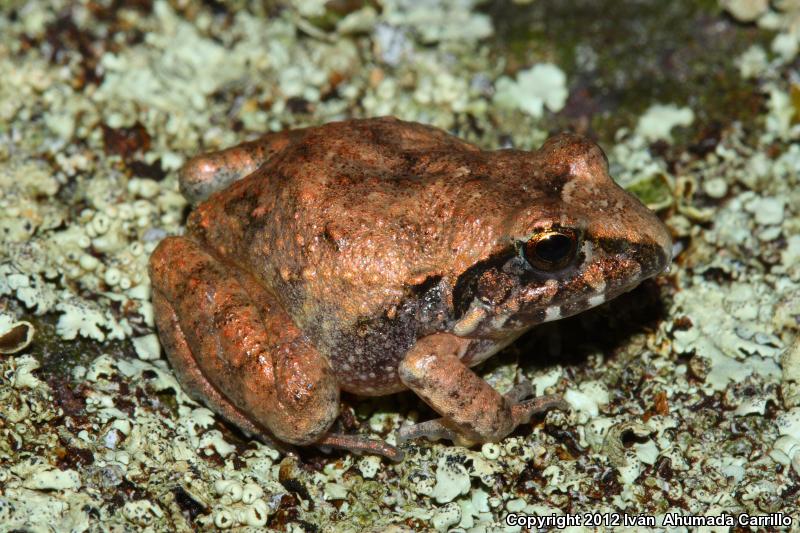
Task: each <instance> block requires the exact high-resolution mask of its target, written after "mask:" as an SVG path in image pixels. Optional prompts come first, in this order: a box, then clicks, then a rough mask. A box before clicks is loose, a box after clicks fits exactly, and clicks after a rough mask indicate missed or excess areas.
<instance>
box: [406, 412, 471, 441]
mask: <svg viewBox="0 0 800 533" xmlns="http://www.w3.org/2000/svg"><path fill="white" fill-rule="evenodd" d="M419 438H425V439H428V440H431V441H436V440H441V439H446V440H449V441H452V442H454V443H456V444H458V445H460V446H471V445H472V444H475V443H474V442H472V441H470V440H468V439H466V438H465V437H464V436H463V435H460V434H458V433H457V432H455V431H453V430H452V429H450V428H448V427H447V426H445V425H444V423H443V419H442V418H436V419H434V420H426V421H425V422H420V423H419V424H414V425H411V426H404V427H401V428H400V430H399V431H398V432H397V442H398V443H399V444H403V443H405V442H408V441H410V440H414V439H419Z"/></svg>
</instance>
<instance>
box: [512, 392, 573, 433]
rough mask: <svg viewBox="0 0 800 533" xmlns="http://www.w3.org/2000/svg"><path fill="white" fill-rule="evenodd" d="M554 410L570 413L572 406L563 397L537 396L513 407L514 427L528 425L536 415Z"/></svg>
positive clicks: (556, 395)
mask: <svg viewBox="0 0 800 533" xmlns="http://www.w3.org/2000/svg"><path fill="white" fill-rule="evenodd" d="M512 390H513V389H512ZM552 409H558V410H560V411H569V409H570V405H569V403H567V401H566V400H564V398H563V397H562V396H559V395H558V394H550V395H547V396H537V397H536V398H531V399H530V400H524V401H521V402H518V403H515V404H514V405H512V406H511V416H512V417H513V419H514V425H515V426H518V425H520V424H527V423H528V422H530V421H531V417H532V416H533V415H535V414H539V413H545V412H547V411H550V410H552Z"/></svg>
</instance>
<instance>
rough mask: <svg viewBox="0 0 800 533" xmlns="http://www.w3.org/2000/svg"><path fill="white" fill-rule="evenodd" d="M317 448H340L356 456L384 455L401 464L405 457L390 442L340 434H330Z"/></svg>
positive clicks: (319, 442)
mask: <svg viewBox="0 0 800 533" xmlns="http://www.w3.org/2000/svg"><path fill="white" fill-rule="evenodd" d="M316 444H317V446H319V447H320V448H322V449H325V448H328V447H330V448H340V449H343V450H347V451H349V452H353V453H356V454H359V455H360V454H362V453H368V454H371V455H382V456H383V457H386V458H387V459H390V460H392V461H394V462H395V463H399V462H400V461H402V460H403V457H404V456H405V455H404V454H403V452H402V450H400V449H398V448H396V447H394V446H392V445H391V444H389V443H388V442H385V441H382V440H376V439H369V438H367V437H362V436H359V435H343V434H340V433H329V434H328V435H325V436H324V437H322V438H321V439H319V440H318V441H317V442H316Z"/></svg>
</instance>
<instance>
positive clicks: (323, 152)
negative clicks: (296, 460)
mask: <svg viewBox="0 0 800 533" xmlns="http://www.w3.org/2000/svg"><path fill="white" fill-rule="evenodd" d="M304 132H305V133H304V135H303V136H302V137H300V138H298V139H297V140H296V141H295V142H293V143H291V144H289V145H288V146H287V147H286V148H285V149H284V150H282V151H281V152H279V153H277V154H276V155H275V156H274V157H272V158H271V159H270V160H269V161H268V162H267V163H265V164H264V165H263V166H262V167H261V168H260V169H259V170H257V171H256V172H254V173H253V174H251V175H250V176H248V177H247V178H245V179H242V180H241V181H239V182H236V183H234V184H233V185H231V186H230V187H228V189H226V190H224V191H221V192H220V193H217V194H216V195H214V196H212V197H211V198H209V200H208V201H206V202H205V203H204V204H201V205H200V206H199V207H198V209H197V210H196V212H195V213H194V214H193V215H192V219H191V220H190V224H189V225H190V231H193V232H195V233H202V239H203V240H205V241H207V242H208V243H209V244H211V245H212V246H213V247H214V248H216V249H217V250H218V251H219V252H220V253H221V254H222V255H224V256H225V255H227V256H229V257H231V260H232V262H235V263H236V264H240V265H243V266H245V267H246V268H248V269H249V270H250V271H251V272H252V273H254V274H256V276H257V277H258V278H259V279H260V280H261V281H262V282H263V283H264V284H265V285H266V286H267V288H269V289H270V290H271V291H272V292H273V293H274V294H275V295H276V297H277V298H278V299H279V301H281V303H282V304H283V306H284V307H285V309H286V310H287V312H289V313H290V315H292V316H293V318H294V319H295V321H296V323H297V324H298V325H299V326H300V327H301V328H302V329H304V330H305V331H309V332H310V333H311V334H312V335H313V336H314V337H315V341H316V342H317V344H318V345H321V347H323V348H324V347H326V346H327V347H329V348H330V351H335V350H336V349H341V350H344V351H349V350H351V348H353V347H352V346H351V344H352V342H351V341H353V339H354V337H357V336H358V335H360V334H361V333H363V335H362V337H363V336H364V335H369V336H370V337H373V338H372V340H371V345H372V346H375V345H377V344H376V342H374V341H375V340H376V339H384V340H385V341H386V343H387V344H388V345H390V346H391V348H392V350H391V351H396V352H397V353H398V354H399V353H401V352H402V350H403V349H404V347H407V345H408V344H410V343H411V342H413V341H414V340H415V338H416V337H417V336H419V335H421V334H425V333H427V331H420V328H427V329H429V330H430V329H436V328H438V327H443V324H442V322H443V321H445V320H447V319H449V318H452V317H449V316H447V315H448V312H447V309H446V308H447V307H448V306H449V307H452V301H450V295H449V294H448V290H449V289H448V287H449V288H450V289H452V286H453V285H454V284H455V282H456V277H457V276H458V275H459V274H461V273H463V272H464V271H465V270H467V269H468V268H469V267H470V266H472V265H474V264H476V263H477V262H479V261H481V260H482V259H484V258H488V257H489V256H491V255H492V254H493V253H495V252H496V251H497V250H499V249H500V248H503V247H507V246H508V242H509V235H511V234H513V233H514V228H513V226H514V225H515V224H517V223H518V222H519V218H520V217H519V213H520V211H522V210H527V211H532V210H535V209H538V208H542V209H546V208H547V203H548V202H551V201H552V202H557V201H558V199H557V198H555V199H553V198H549V197H548V194H547V188H548V187H547V183H546V179H547V177H548V176H552V175H558V174H559V172H554V171H553V170H552V169H548V168H545V167H544V166H543V163H542V162H541V160H540V158H538V157H536V155H535V154H536V153H530V152H516V151H499V152H489V151H482V150H479V149H478V148H477V147H475V146H473V145H471V144H469V143H466V142H464V141H462V140H460V139H458V138H456V137H453V136H451V135H448V134H447V133H446V132H444V131H442V130H439V129H436V128H432V127H429V126H424V125H421V124H417V123H408V122H402V121H399V120H396V119H390V118H381V119H368V120H358V121H347V122H340V123H331V124H326V125H324V126H320V127H317V128H309V129H307V130H304ZM520 177H523V178H522V179H520ZM530 217H531V218H536V214H535V213H533V212H531V214H530ZM434 284H439V285H441V286H442V287H443V289H442V291H441V292H438V293H436V295H437V298H438V301H431V296H430V294H431V293H430V292H429V289H430V288H431V287H432V286H433V285H434ZM437 298H433V299H437ZM421 306H425V307H426V309H425V313H427V314H428V317H427V319H426V321H424V323H420V321H419V315H420V313H421V312H422V311H421ZM386 317H389V318H390V320H386ZM406 319H407V320H406ZM404 320H406V321H407V323H404ZM384 326H385V328H384ZM390 326H391V327H390ZM386 328H388V329H386ZM358 331H361V333H357V332H358ZM354 332H356V333H354ZM353 342H355V341H353ZM390 346H387V348H389V347H390ZM337 347H338V348H337Z"/></svg>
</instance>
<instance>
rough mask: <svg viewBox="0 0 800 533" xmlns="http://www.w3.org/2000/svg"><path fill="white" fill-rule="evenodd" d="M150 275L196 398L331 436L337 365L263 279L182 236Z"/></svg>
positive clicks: (247, 423)
mask: <svg viewBox="0 0 800 533" xmlns="http://www.w3.org/2000/svg"><path fill="white" fill-rule="evenodd" d="M150 276H151V279H152V283H153V295H154V296H153V298H154V302H155V305H156V306H157V310H156V311H157V316H158V328H159V332H160V333H161V335H162V338H163V339H164V343H165V347H166V349H167V355H168V357H169V359H170V362H171V363H172V364H173V366H174V367H175V369H176V371H177V373H178V376H179V378H180V379H181V382H182V383H183V384H184V386H186V388H187V389H189V390H190V392H191V393H192V394H193V395H194V396H195V397H200V398H202V399H204V400H206V401H207V403H208V404H209V405H210V406H211V407H212V408H213V409H214V410H216V411H217V412H219V413H220V414H221V415H223V416H224V417H226V418H228V419H230V420H231V421H232V422H234V423H235V424H237V425H239V426H240V427H242V428H243V429H245V430H248V431H256V432H258V433H263V431H262V430H260V429H259V426H261V427H265V428H266V429H267V430H269V432H271V433H272V434H273V435H274V436H275V437H277V438H278V439H280V440H282V441H286V442H290V443H294V444H308V443H311V442H314V441H316V440H318V439H319V438H320V437H321V436H322V435H324V434H325V432H326V431H327V430H328V428H329V427H330V425H331V424H332V423H333V420H334V419H335V418H336V416H337V412H338V401H339V389H338V385H337V383H336V381H335V378H334V376H333V373H332V372H331V369H330V367H329V365H328V363H327V360H326V359H325V358H324V357H323V356H322V355H321V354H319V352H317V351H316V349H314V347H312V346H311V345H310V344H309V343H308V342H307V341H306V340H305V338H304V337H302V336H301V335H300V334H299V332H298V331H297V329H296V328H295V327H294V325H293V324H292V322H291V319H289V317H288V316H286V314H285V313H284V312H283V311H282V310H281V309H280V307H279V306H277V305H276V304H275V303H274V302H273V301H271V297H270V296H269V294H268V293H267V292H266V291H265V290H263V288H261V286H260V285H259V284H258V283H256V282H255V281H253V280H252V278H249V277H248V276H247V275H246V274H242V273H239V274H238V275H233V273H232V271H231V267H229V266H226V265H223V264H221V263H220V262H219V261H217V260H216V259H215V258H214V257H212V256H211V255H209V254H208V253H206V252H205V251H204V250H202V249H201V247H200V246H198V245H197V244H196V243H194V242H192V241H190V240H188V239H185V238H182V237H173V238H168V239H165V240H164V241H162V243H161V244H159V246H158V248H156V250H155V251H154V252H153V257H152V258H151V262H150Z"/></svg>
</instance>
